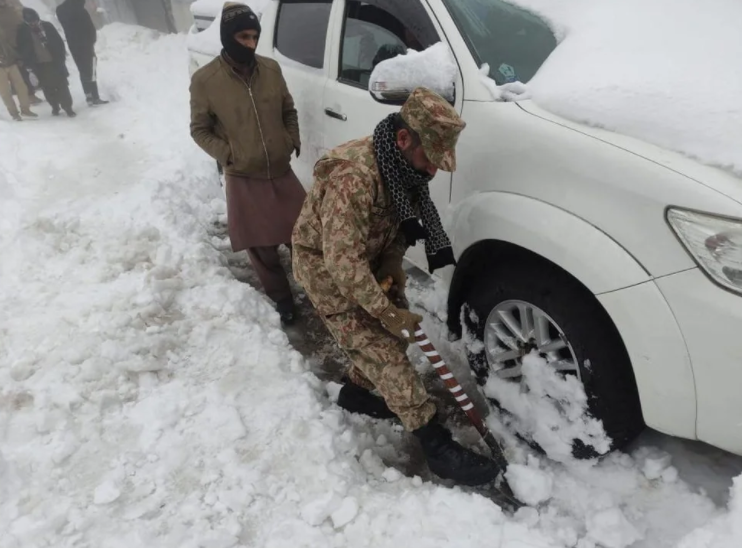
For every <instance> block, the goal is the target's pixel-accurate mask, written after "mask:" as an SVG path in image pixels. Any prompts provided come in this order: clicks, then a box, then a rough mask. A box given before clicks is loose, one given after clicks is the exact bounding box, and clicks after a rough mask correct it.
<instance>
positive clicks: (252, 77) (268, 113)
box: [190, 2, 306, 324]
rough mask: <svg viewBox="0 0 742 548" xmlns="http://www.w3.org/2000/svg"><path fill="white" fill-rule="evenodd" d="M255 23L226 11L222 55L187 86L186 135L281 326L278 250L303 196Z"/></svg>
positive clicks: (283, 305)
mask: <svg viewBox="0 0 742 548" xmlns="http://www.w3.org/2000/svg"><path fill="white" fill-rule="evenodd" d="M259 38H260V22H259V21H258V18H257V16H256V15H255V13H253V11H252V10H251V9H250V8H249V7H247V6H246V5H243V4H236V3H232V2H227V3H226V4H224V8H223V10H222V19H221V41H222V46H223V48H224V49H222V52H221V55H220V56H219V57H217V58H216V59H214V60H213V61H212V62H211V63H209V64H207V65H205V66H203V67H201V68H200V69H199V70H198V71H196V73H195V74H194V75H193V79H192V81H191V87H190V91H191V135H192V136H193V139H194V140H195V141H196V143H198V145H199V146H200V147H201V148H202V149H203V150H204V151H206V152H207V153H208V154H209V155H210V156H211V157H212V158H214V159H216V160H217V161H218V162H219V164H221V166H223V168H224V173H225V179H226V183H227V184H226V194H227V224H228V228H229V238H230V240H231V242H232V249H233V250H234V251H241V250H243V249H245V250H247V254H248V255H249V257H250V262H251V263H252V265H253V267H254V268H255V271H256V273H257V275H258V278H260V282H261V283H262V284H263V288H264V289H265V292H266V294H267V295H268V297H269V298H271V299H272V300H273V301H274V302H275V303H276V309H277V310H278V312H279V314H280V316H281V321H282V322H283V323H284V324H289V323H291V322H292V321H293V319H294V312H295V308H294V299H293V296H292V294H291V288H290V287H289V282H288V278H287V276H286V272H285V271H284V269H283V267H282V266H281V263H280V261H279V255H278V246H280V245H281V244H285V245H287V246H290V245H291V230H292V228H293V226H294V222H295V221H296V218H297V216H298V215H299V211H300V210H301V205H302V203H303V201H304V197H305V196H306V192H305V191H304V188H303V187H302V186H301V183H299V180H298V179H297V178H296V175H294V172H293V171H292V169H291V154H292V153H293V152H296V156H297V157H298V156H299V151H300V147H301V142H300V141H299V119H298V116H297V113H296V109H295V108H294V100H293V98H292V97H291V94H290V93H289V90H288V88H287V87H286V81H285V80H284V78H283V74H282V73H281V68H280V67H279V65H278V63H276V62H275V61H273V60H272V59H268V58H266V57H262V56H260V55H256V54H255V49H256V48H257V46H258V40H259Z"/></svg>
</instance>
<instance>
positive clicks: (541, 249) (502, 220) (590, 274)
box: [451, 192, 651, 295]
mask: <svg viewBox="0 0 742 548" xmlns="http://www.w3.org/2000/svg"><path fill="white" fill-rule="evenodd" d="M451 219H452V222H451V226H452V229H451V234H452V243H453V248H454V253H455V254H456V256H460V255H461V254H462V253H463V252H464V251H465V250H466V249H468V248H469V247H471V246H472V245H474V244H476V243H477V242H480V241H483V240H498V241H502V242H507V243H510V244H513V245H516V246H519V247H521V248H524V249H526V250H528V251H531V252H532V253H535V254H537V255H540V256H541V257H543V258H545V259H548V260H549V261H551V262H552V263H554V264H556V265H558V266H560V267H561V268H562V269H564V270H566V271H567V272H569V273H570V274H571V275H572V276H574V277H575V278H576V279H577V280H579V281H580V282H581V283H582V284H583V285H584V286H585V287H587V288H588V289H589V290H590V291H591V292H592V293H593V294H596V295H598V294H601V293H606V292H608V291H616V290H618V289H622V288H625V287H630V286H632V285H637V284H640V283H642V282H645V281H647V280H649V279H651V276H650V275H649V273H648V272H647V271H646V270H645V269H644V268H643V267H642V265H641V264H639V262H638V261H637V260H636V259H635V258H634V257H633V256H632V255H631V254H630V253H629V252H628V251H627V250H626V249H624V248H623V247H622V246H620V245H619V244H618V243H617V242H616V241H615V240H613V239H612V238H611V237H610V236H608V235H607V234H605V233H604V232H602V231H601V230H600V229H598V228H597V227H595V226H594V225H591V224H590V223H588V222H586V221H584V220H583V219H581V218H579V217H577V216H575V215H573V214H571V213H569V212H567V211H565V210H563V209H561V208H558V207H555V206H553V205H551V204H548V203H545V202H542V201H540V200H537V199H535V198H531V197H528V196H522V195H519V194H514V193H510V192H482V193H477V194H474V195H472V196H469V197H468V198H466V199H465V200H463V201H461V202H459V203H458V204H456V206H454V207H453V210H452V215H451Z"/></svg>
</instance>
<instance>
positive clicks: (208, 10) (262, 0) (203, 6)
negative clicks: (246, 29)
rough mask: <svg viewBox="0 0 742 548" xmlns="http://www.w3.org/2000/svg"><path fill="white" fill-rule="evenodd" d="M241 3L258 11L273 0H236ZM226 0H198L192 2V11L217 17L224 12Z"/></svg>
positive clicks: (196, 13) (195, 13)
mask: <svg viewBox="0 0 742 548" xmlns="http://www.w3.org/2000/svg"><path fill="white" fill-rule="evenodd" d="M236 1H237V2H238V3H239V4H247V5H248V6H250V7H251V8H252V10H253V11H255V12H256V13H257V12H259V11H261V10H262V9H263V8H264V7H265V5H266V4H267V3H268V2H270V1H271V0H236ZM224 2H225V0H196V1H195V2H193V4H191V13H193V14H194V15H208V16H211V17H217V16H218V15H219V14H220V13H221V12H222V7H224Z"/></svg>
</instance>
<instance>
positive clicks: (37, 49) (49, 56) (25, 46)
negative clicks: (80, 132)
mask: <svg viewBox="0 0 742 548" xmlns="http://www.w3.org/2000/svg"><path fill="white" fill-rule="evenodd" d="M23 21H24V22H23V24H22V25H21V26H20V27H19V28H18V53H19V55H20V56H21V59H23V63H24V64H25V65H26V66H27V67H28V68H29V69H31V70H32V71H33V73H34V74H35V75H36V78H38V80H39V84H40V85H41V89H42V90H44V96H45V97H46V100H47V102H48V103H49V104H50V105H51V107H52V115H54V116H58V115H59V109H60V107H61V108H63V109H64V111H65V112H66V113H67V116H69V117H70V118H72V117H74V116H77V114H75V111H73V110H72V95H70V88H69V84H68V83H67V77H68V76H69V72H67V66H66V65H65V57H67V50H66V49H65V47H64V41H63V40H62V37H61V36H59V33H58V32H57V29H55V28H54V25H52V24H51V23H49V22H47V21H41V19H40V18H39V14H38V13H36V11H35V10H32V9H31V8H23Z"/></svg>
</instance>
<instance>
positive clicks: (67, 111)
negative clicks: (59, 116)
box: [65, 109, 77, 118]
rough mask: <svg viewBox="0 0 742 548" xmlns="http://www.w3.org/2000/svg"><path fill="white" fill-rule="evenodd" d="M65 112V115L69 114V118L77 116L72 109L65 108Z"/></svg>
mask: <svg viewBox="0 0 742 548" xmlns="http://www.w3.org/2000/svg"><path fill="white" fill-rule="evenodd" d="M65 112H66V113H67V116H69V117H70V118H74V117H75V116H77V113H76V112H75V111H74V110H72V109H70V110H65Z"/></svg>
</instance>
